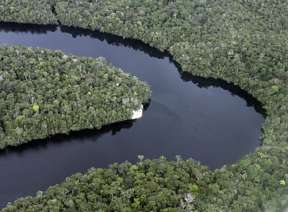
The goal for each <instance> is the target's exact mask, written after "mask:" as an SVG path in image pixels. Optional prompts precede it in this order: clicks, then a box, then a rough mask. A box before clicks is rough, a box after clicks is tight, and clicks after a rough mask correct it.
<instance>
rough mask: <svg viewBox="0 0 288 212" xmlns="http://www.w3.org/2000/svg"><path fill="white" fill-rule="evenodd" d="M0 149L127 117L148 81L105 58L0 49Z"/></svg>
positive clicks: (141, 101) (142, 98)
mask: <svg viewBox="0 0 288 212" xmlns="http://www.w3.org/2000/svg"><path fill="white" fill-rule="evenodd" d="M0 52H1V53H0V61H1V63H0V80H1V84H0V88H1V92H0V117H1V118H0V121H1V126H0V138H1V140H0V148H1V149H3V148H4V147H6V146H16V145H19V144H21V143H24V142H27V141H31V140H35V139H42V138H46V137H48V136H50V135H54V134H64V133H65V134H66V133H69V132H70V131H79V130H81V129H94V128H96V129H100V128H101V127H102V126H103V125H106V124H110V123H114V122H118V121H124V120H129V119H131V116H132V113H133V111H135V110H138V109H139V108H140V107H141V106H142V104H144V103H147V102H148V100H149V97H150V89H149V87H148V85H146V84H145V83H143V82H140V81H139V80H138V79H137V78H136V77H132V76H130V75H128V74H126V73H124V72H123V71H121V70H120V69H117V68H115V67H113V66H111V65H109V64H108V63H107V62H106V61H105V60H103V58H98V59H89V58H80V57H74V56H67V55H65V54H63V53H62V52H59V51H49V50H44V49H32V48H24V47H1V48H0Z"/></svg>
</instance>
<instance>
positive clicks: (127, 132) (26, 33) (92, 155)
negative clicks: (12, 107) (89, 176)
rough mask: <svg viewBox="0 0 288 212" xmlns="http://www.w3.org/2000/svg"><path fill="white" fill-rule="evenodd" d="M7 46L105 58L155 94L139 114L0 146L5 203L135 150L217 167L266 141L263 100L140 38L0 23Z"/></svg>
mask: <svg viewBox="0 0 288 212" xmlns="http://www.w3.org/2000/svg"><path fill="white" fill-rule="evenodd" d="M7 44H8V45H10V44H20V45H24V46H31V47H42V48H49V49H57V50H62V51H64V52H66V53H68V54H75V55H80V56H89V57H98V56H102V57H105V58H107V60H108V61H109V62H111V63H112V64H113V65H115V66H118V67H120V68H122V69H123V70H125V71H127V72H129V73H131V74H133V75H136V76H137V77H138V78H139V79H140V80H143V81H146V82H148V84H149V85H150V86H151V89H152V99H151V103H150V105H149V106H148V107H147V108H146V111H145V112H144V116H143V118H142V119H140V120H137V121H134V122H130V121H128V122H124V123H119V124H113V125H111V126H107V127H104V128H103V129H102V130H100V131H97V130H92V131H91V130H90V131H82V132H78V133H72V134H71V135H69V136H53V137H51V138H49V139H47V140H45V141H41V142H32V143H31V144H25V145H23V146H20V147H17V148H10V149H8V150H6V151H2V152H0V170H1V172H0V207H4V206H5V205H6V203H7V202H9V201H14V200H15V199H16V198H19V197H21V196H26V195H34V194H35V192H37V191H38V190H45V189H47V187H48V186H50V185H54V184H56V183H60V182H62V181H63V180H64V179H65V177H67V176H69V175H72V174H74V173H76V172H84V171H86V170H87V169H88V168H90V167H107V166H108V165H109V164H111V163H114V162H123V161H126V160H128V161H130V162H135V161H136V160H137V155H144V156H145V157H146V158H157V157H159V156H161V155H164V156H166V157H167V158H169V159H174V158H175V156H176V155H181V156H182V157H183V158H193V159H195V160H198V161H200V162H201V163H203V164H205V165H208V166H209V167H210V168H211V169H214V168H218V167H221V166H222V165H224V164H231V163H233V162H235V161H237V160H239V159H240V158H241V157H243V156H244V155H245V154H248V153H250V152H253V151H254V150H255V149H256V148H257V147H258V146H259V145H260V144H261V141H260V139H259V137H260V134H261V124H262V123H263V121H264V116H263V111H262V110H261V106H260V104H259V102H257V101H256V100H255V99H254V98H252V97H251V96H250V95H248V94H247V93H246V92H245V91H243V90H241V89H239V88H238V87H235V86H233V85H231V84H227V83H225V82H224V81H221V80H213V79H203V78H199V77H194V76H191V75H189V74H181V71H180V70H179V68H178V67H177V65H176V64H175V63H174V62H173V61H172V60H171V58H170V57H169V55H168V54H165V53H161V52H160V51H158V50H156V49H153V48H150V47H149V46H148V45H144V44H143V43H141V42H138V41H133V40H124V39H121V38H119V37H117V36H112V35H108V34H104V33H100V32H90V31H87V30H80V29H75V28H68V27H56V26H51V27H41V26H31V25H16V24H0V45H7Z"/></svg>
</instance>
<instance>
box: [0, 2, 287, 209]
mask: <svg viewBox="0 0 288 212" xmlns="http://www.w3.org/2000/svg"><path fill="white" fill-rule="evenodd" d="M287 16H288V2H287V1H285V0H279V1H277V0H233V1H232V0H228V1H227V0H217V1H215V0H191V1H187V0H175V1H172V0H160V1H156V0H144V1H140V0H137V1H136V0H117V1H116V0H105V1H97V0H94V1H91V0H54V1H49V0H41V1H38V0H34V1H18V0H6V1H4V4H1V6H0V20H1V21H3V22H19V23H34V24H56V23H58V24H62V25H66V26H75V27H81V28H85V29H90V30H100V31H103V32H108V33H112V34H115V35H119V36H122V37H124V38H134V39H138V40H141V41H143V42H145V43H147V44H149V45H151V46H153V47H156V48H158V49H160V50H162V51H167V52H169V53H170V54H171V56H172V57H173V58H174V59H175V60H176V61H177V62H178V63H179V65H180V66H181V68H182V70H183V71H184V72H189V73H193V74H194V75H198V76H202V77H213V78H220V79H224V80H226V81H228V82H232V83H234V84H236V85H239V86H240V87H241V88H242V89H245V90H246V91H248V92H249V93H251V94H252V95H253V96H254V97H256V98H257V99H258V100H259V101H261V103H262V104H263V107H264V108H265V110H266V115H267V116H266V121H265V124H264V126H263V135H262V146H261V147H259V148H258V149H257V151H256V152H255V153H253V154H250V155H248V156H246V157H244V158H243V159H242V160H240V161H239V162H237V163H235V164H233V165H230V166H224V167H223V168H221V169H217V170H214V171H212V170H208V169H207V168H205V167H204V166H202V165H200V164H197V163H195V162H192V161H189V160H188V161H185V160H180V159H178V160H176V161H167V160H165V159H163V158H161V159H158V160H143V158H142V157H141V158H140V161H139V163H137V164H134V165H132V164H129V163H124V164H115V165H112V166H111V167H110V168H106V169H91V170H90V171H89V172H88V173H86V174H76V175H74V176H72V177H69V178H67V179H66V181H65V182H63V183H62V184H60V185H56V186H54V187H52V188H50V189H48V191H46V192H38V193H37V195H36V196H35V197H27V198H24V199H20V200H18V201H16V202H14V203H12V204H10V205H8V206H7V208H6V209H4V211H38V210H40V209H41V210H43V211H58V210H60V211H62V210H63V211H64V210H67V211H69V210H70V211H79V210H80V211H81V210H82V211H95V210H100V211H101V210H102V211H160V210H162V211H181V210H184V211H185V210H195V211H253V212H254V211H263V210H267V211H269V210H270V211H277V210H279V211H281V210H284V208H286V207H287V203H288V197H287V183H288V182H287V181H288V176H287V173H288V168H287V167H288V166H287V165H288V164H287V158H288V151H287V150H288V144H287V140H288V124H287V123H288V107H287V102H288V87H287V85H288V83H287V81H288V73H287V71H288V51H287V49H288V42H287V36H288V22H287V20H288V17H287ZM51 54H52V55H53V54H56V55H57V54H59V53H51ZM1 57H2V55H1ZM15 58H16V57H15V56H14V57H13V55H11V59H10V60H12V61H13V59H15ZM46 59H47V60H48V61H49V58H45V60H46ZM8 60H9V59H8ZM82 60H84V61H85V60H86V59H82ZM69 61H70V60H69ZM89 61H90V60H89ZM69 63H72V62H71V61H70V62H69ZM86 63H88V64H89V63H93V61H92V60H91V61H90V62H86ZM4 64H5V63H4ZM34 65H35V66H36V64H35V63H34ZM38 65H39V64H38ZM1 66H3V65H2V62H1ZM68 66H69V64H68ZM54 67H55V66H54ZM0 73H1V72H0ZM115 73H116V72H115ZM117 73H118V72H117ZM75 75H76V76H79V75H77V74H76V72H75ZM129 79H131V78H129ZM128 82H130V81H129V80H128ZM134 83H135V86H136V88H137V89H138V87H137V85H138V86H139V85H142V87H141V89H140V90H142V89H143V84H138V83H136V81H134ZM144 90H145V91H146V92H144V93H145V95H146V96H144V98H143V99H142V101H143V100H144V101H145V100H146V97H147V96H148V95H147V94H148V93H149V92H148V89H147V87H145V89H144ZM140 94H143V92H142V93H140ZM39 95H40V93H39ZM41 95H42V94H41ZM121 95H122V94H121ZM138 98H140V96H139V97H138ZM2 101H3V100H2ZM83 101H85V99H84V100H83ZM34 106H35V107H34ZM34 106H33V108H32V109H31V111H30V112H29V113H33V112H37V111H38V107H37V105H34ZM39 109H40V110H41V105H40V108H39ZM116 114H117V113H116ZM116 117H117V116H116ZM118 118H119V117H117V118H116V119H118ZM20 135H22V132H21V133H20ZM1 140H2V139H1Z"/></svg>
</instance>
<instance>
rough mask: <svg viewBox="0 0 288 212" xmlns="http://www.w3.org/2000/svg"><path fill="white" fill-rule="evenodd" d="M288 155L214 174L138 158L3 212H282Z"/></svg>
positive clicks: (278, 152) (267, 154)
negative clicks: (227, 190)
mask: <svg viewBox="0 0 288 212" xmlns="http://www.w3.org/2000/svg"><path fill="white" fill-rule="evenodd" d="M287 151H288V149H287V147H285V148H275V149H265V150H264V149H262V150H261V151H257V152H256V153H255V154H253V155H252V156H250V157H245V158H244V159H243V160H242V161H241V162H240V164H239V165H237V166H235V167H234V168H228V169H225V168H223V169H220V170H216V171H215V172H212V171H209V170H208V169H207V168H205V167H203V166H201V165H199V164H197V163H195V162H194V161H192V160H182V159H181V158H177V160H175V161H167V160H166V159H165V158H163V157H162V158H160V159H157V160H147V159H146V160H143V156H139V159H140V161H139V162H138V163H136V164H131V163H128V162H125V163H121V164H113V165H111V166H110V167H109V168H105V169H102V168H97V169H94V168H93V169H91V170H89V171H88V172H87V173H85V174H80V173H78V174H75V175H73V176H71V177H68V178H66V180H65V182H63V183H61V184H59V185H55V186H53V187H50V188H49V189H48V190H47V191H45V192H41V191H39V192H37V194H36V196H35V197H26V198H21V199H18V200H17V201H16V202H14V203H13V204H9V205H8V206H7V207H6V208H5V209H3V212H4V211H5V212H14V211H15V212H22V211H47V212H48V211H53V212H54V211H93V212H94V211H131V212H132V211H147V212H148V211H163V212H166V211H167V212H168V211H171V212H172V211H175V212H176V211H177V212H178V211H183V212H184V211H208V212H210V211H211V212H222V211H231V212H232V211H241V212H242V211H251V212H254V211H258V210H261V211H265V209H271V208H272V210H270V211H276V207H277V208H278V209H279V211H281V207H282V206H283V207H285V204H286V207H287V203H288V197H287V196H283V195H282V196H281V194H283V192H285V190H286V188H285V187H286V186H285V183H284V182H285V180H287V177H286V178H285V177H284V178H283V173H284V172H283V170H286V167H287V165H288V164H287V160H286V158H285V157H286V156H287ZM271 155H272V156H271ZM279 158H282V159H280V160H279ZM231 179H233V180H231ZM227 188H229V189H230V192H226V189H227ZM275 190H278V192H279V193H278V194H277V196H276V197H277V198H278V197H279V199H275V202H273V204H271V203H268V204H267V202H266V200H267V198H272V197H274V198H275V193H274V192H275ZM280 197H281V199H280ZM279 203H281V204H283V205H281V204H279ZM275 206H276V207H275ZM283 207H282V209H283ZM268 211H269V210H268Z"/></svg>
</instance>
